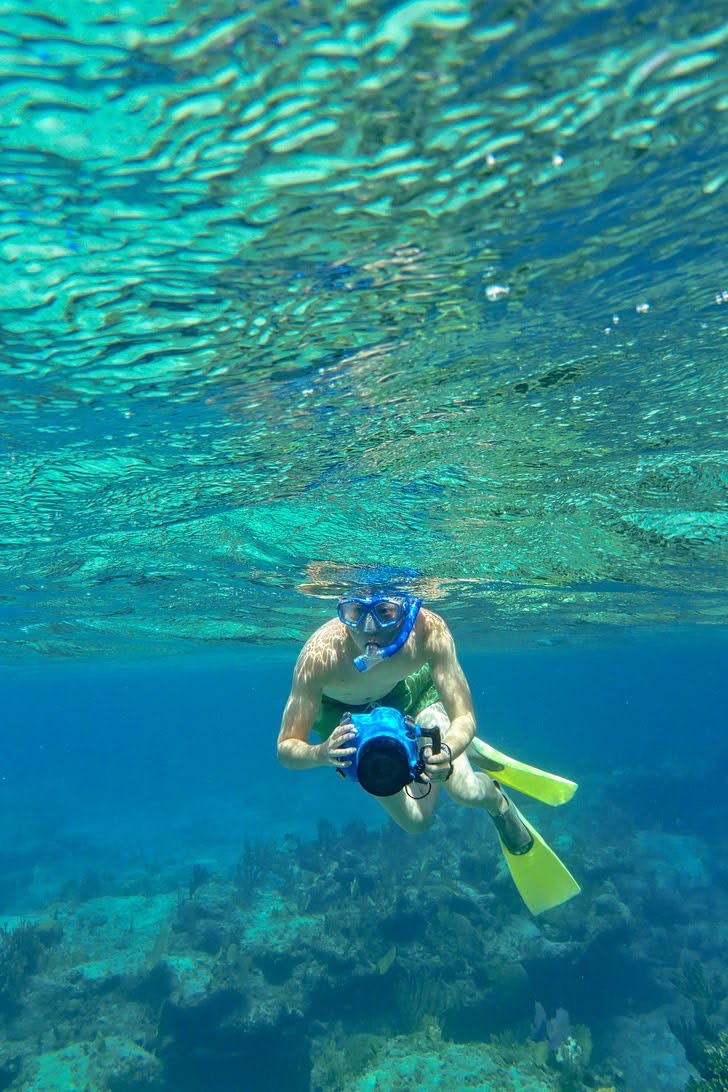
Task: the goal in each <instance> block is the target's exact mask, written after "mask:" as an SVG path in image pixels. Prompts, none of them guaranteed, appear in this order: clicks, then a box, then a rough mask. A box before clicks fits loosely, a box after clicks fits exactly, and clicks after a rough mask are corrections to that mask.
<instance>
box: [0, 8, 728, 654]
mask: <svg viewBox="0 0 728 1092" xmlns="http://www.w3.org/2000/svg"><path fill="white" fill-rule="evenodd" d="M0 14H1V15H2V19H1V20H0V27H1V29H0V66H1V68H2V72H3V74H4V75H3V79H2V82H1V83H0V110H1V116H2V126H3V134H4V139H3V151H2V154H1V158H0V175H1V182H2V184H1V185H0V250H1V253H2V260H3V268H4V275H3V278H2V283H1V285H0V299H1V300H2V327H3V330H2V340H1V342H0V395H1V399H2V401H1V405H2V410H1V413H2V418H1V421H0V429H1V431H0V437H1V444H2V448H1V451H0V459H1V465H2V481H3V489H2V492H1V493H0V517H1V520H0V527H1V528H2V530H1V532H0V534H1V535H2V553H1V555H0V640H1V641H2V644H3V653H4V654H5V655H11V656H14V655H20V654H24V653H25V652H26V651H27V650H31V651H41V652H44V653H46V652H50V653H54V654H61V655H63V654H70V653H74V652H76V651H81V652H89V653H94V652H97V651H105V650H113V649H120V648H121V649H137V650H143V649H147V650H148V649H169V648H176V647H179V646H180V644H185V643H189V642H190V641H196V640H199V639H203V640H208V641H216V640H219V639H230V638H240V637H242V638H244V639H250V640H254V641H263V640H264V641H280V640H288V639H298V638H300V637H301V636H302V635H303V634H304V633H305V632H307V631H308V630H309V629H310V627H311V621H312V618H313V619H314V620H318V619H320V618H323V617H325V616H326V614H327V613H328V611H329V609H330V606H329V604H328V603H327V602H326V601H325V597H326V596H327V595H331V594H335V592H336V591H337V590H338V589H339V587H340V586H341V584H342V583H345V582H346V581H347V580H348V579H349V577H350V576H351V574H356V573H357V572H358V571H361V570H362V569H364V568H365V567H366V566H368V565H377V566H389V567H392V568H394V569H395V570H399V569H405V570H407V571H409V572H411V573H412V574H413V575H415V574H416V577H417V584H418V586H419V587H420V588H421V590H423V591H424V592H425V593H426V594H427V595H428V596H429V598H430V599H431V600H434V601H435V602H439V604H440V605H441V606H442V607H443V609H445V610H446V612H447V615H448V619H449V620H450V621H453V622H455V623H456V624H458V625H459V626H460V627H461V629H463V630H467V629H468V628H469V627H471V628H472V632H473V633H475V632H479V633H481V634H482V630H483V628H484V626H486V625H487V626H491V625H494V626H495V627H496V628H497V629H498V630H499V631H500V632H501V633H503V632H504V631H505V630H510V631H512V632H513V635H514V638H516V639H518V638H519V637H520V636H521V635H523V634H525V635H526V636H527V637H528V638H529V639H530V638H532V637H537V639H542V640H555V639H561V638H562V637H566V638H567V639H568V638H569V635H570V634H573V633H574V632H579V633H584V632H590V631H591V629H590V627H591V628H593V627H595V626H597V625H599V624H604V625H609V626H612V625H617V626H624V625H629V626H632V627H643V628H649V627H653V626H664V625H670V626H675V625H676V624H677V625H685V624H687V625H690V624H693V623H718V622H720V621H722V620H724V617H725V605H726V599H725V593H726V583H727V581H726V572H727V569H726V527H727V523H728V517H727V515H726V492H725V487H726V452H725V411H726V405H727V402H726V376H727V371H728V369H727V368H726V328H727V320H728V279H727V275H726V267H725V249H726V242H725V240H726V227H727V225H728V214H727V213H726V193H728V187H726V179H728V156H727V155H726V151H727V149H726V128H727V125H726V123H727V121H728V64H726V44H727V41H728V25H727V24H726V22H725V9H724V5H723V4H720V3H718V2H717V0H711V2H707V3H706V2H701V3H680V4H678V3H666V2H664V0H659V2H658V0H655V2H649V0H644V2H640V3H634V4H623V3H616V2H614V3H607V2H587V0H585V2H582V3H557V2H554V0H550V2H545V3H540V4H533V3H530V2H529V0H523V2H521V3H473V4H472V5H468V4H466V3H464V2H461V0H413V2H411V3H406V4H403V5H397V4H390V5H388V4H384V3H382V4H368V3H367V4H365V3H357V2H351V3H345V2H340V3H331V4H327V3H318V2H310V3H305V2H299V0H284V2H280V0H279V2H268V3H262V4H259V5H256V6H255V7H242V6H240V5H237V4H235V3H228V2H220V3H195V4H192V3H177V4H175V3H165V2H164V0H130V2H127V3H122V2H121V0H111V2H106V3H89V2H83V3H80V2H78V3H74V4H71V3H69V2H68V0H65V2H64V3H62V4H57V3H54V4H51V3H50V0H39V2H38V3H37V4H35V5H34V6H33V8H32V10H30V9H29V10H26V11H25V12H22V11H21V10H20V8H19V5H18V4H17V3H16V2H14V0H13V2H10V0H0ZM312 596H313V597H314V598H312ZM316 597H323V598H316Z"/></svg>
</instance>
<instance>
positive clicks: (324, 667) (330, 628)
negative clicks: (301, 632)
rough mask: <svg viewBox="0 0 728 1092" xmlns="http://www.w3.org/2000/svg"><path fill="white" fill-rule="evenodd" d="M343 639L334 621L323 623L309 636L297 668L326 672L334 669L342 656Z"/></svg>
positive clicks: (337, 624)
mask: <svg viewBox="0 0 728 1092" xmlns="http://www.w3.org/2000/svg"><path fill="white" fill-rule="evenodd" d="M343 648H344V639H343V637H342V634H341V626H340V624H339V623H338V622H337V621H336V619H331V620H330V621H329V622H325V623H324V624H323V625H322V626H319V628H318V629H317V630H316V631H315V632H314V633H312V634H311V636H310V637H309V639H308V640H307V641H306V644H305V645H304V646H303V648H302V649H301V652H300V655H299V657H298V667H299V668H304V669H305V670H307V671H314V670H315V671H318V672H326V671H330V670H331V669H332V668H334V667H336V665H337V664H338V663H339V661H340V659H341V658H342V656H343Z"/></svg>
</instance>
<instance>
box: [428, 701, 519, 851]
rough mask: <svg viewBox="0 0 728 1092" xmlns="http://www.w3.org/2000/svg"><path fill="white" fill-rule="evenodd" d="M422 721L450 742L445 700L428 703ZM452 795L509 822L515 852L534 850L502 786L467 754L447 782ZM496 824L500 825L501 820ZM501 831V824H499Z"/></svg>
mask: <svg viewBox="0 0 728 1092" xmlns="http://www.w3.org/2000/svg"><path fill="white" fill-rule="evenodd" d="M417 720H418V723H419V724H420V726H421V727H422V728H423V729H426V728H430V727H433V726H437V727H438V728H439V729H440V732H441V734H442V738H443V740H445V742H447V729H448V728H449V727H450V720H449V718H448V715H447V713H446V712H445V707H444V705H443V704H442V703H441V702H435V704H434V705H428V707H427V708H426V709H423V710H422V712H421V713H420V714H419V716H418V718H417ZM443 785H444V788H445V791H446V792H447V794H448V796H449V797H450V798H451V799H452V800H454V802H455V803H456V804H460V805H462V806H463V807H466V808H484V809H485V810H486V811H487V812H488V814H489V815H490V817H491V818H492V819H495V820H498V821H499V822H500V821H501V820H503V821H504V822H506V823H507V830H506V831H505V832H503V831H501V833H504V834H505V838H506V842H507V844H508V846H509V848H512V851H513V852H516V853H523V852H526V850H528V849H530V847H531V844H532V841H533V840H532V838H531V835H530V833H529V832H528V830H527V829H526V827H525V826H524V825H523V823H522V822H521V820H520V819H519V817H518V815H517V814H516V811H515V809H513V808H511V805H510V801H509V799H508V797H507V796H506V795H505V793H504V792H503V791H502V789H501V788H500V786H499V785H498V783H497V782H496V781H494V780H493V779H492V778H491V777H488V775H487V774H485V773H481V771H480V770H474V769H473V767H472V766H471V765H470V760H469V759H468V757H467V755H466V754H462V755H460V756H459V757H458V758H456V759H455V761H454V762H453V771H452V774H451V775H450V777H449V778H448V780H447V781H445V782H444V783H443ZM496 825H499V824H498V823H497V824H496ZM499 830H501V827H500V826H499Z"/></svg>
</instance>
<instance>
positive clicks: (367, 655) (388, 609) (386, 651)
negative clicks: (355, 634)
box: [336, 594, 422, 671]
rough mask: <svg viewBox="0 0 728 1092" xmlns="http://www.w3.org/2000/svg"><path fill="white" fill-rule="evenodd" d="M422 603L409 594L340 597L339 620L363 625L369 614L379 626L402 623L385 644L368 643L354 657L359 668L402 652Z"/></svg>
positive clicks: (345, 623) (370, 665)
mask: <svg viewBox="0 0 728 1092" xmlns="http://www.w3.org/2000/svg"><path fill="white" fill-rule="evenodd" d="M421 606H422V600H421V599H412V598H410V596H409V595H384V594H382V595H369V596H358V595H348V596H345V597H344V598H343V599H340V600H339V602H338V605H337V608H336V610H337V614H338V616H339V621H340V622H343V623H344V625H345V626H348V627H349V628H350V629H359V628H360V627H361V626H364V625H365V624H366V620H367V618H368V617H369V616H370V615H371V617H372V619H373V620H374V622H375V623H376V624H377V626H378V627H379V628H380V629H385V630H386V629H388V628H390V627H394V626H396V625H400V623H401V625H400V630H399V633H398V634H397V636H396V637H395V638H394V640H392V641H390V643H389V644H388V645H385V647H384V648H380V647H378V646H376V645H374V644H368V645H367V646H366V651H365V652H364V653H362V655H361V656H357V657H356V658H355V660H354V666H355V667H356V669H357V671H367V670H368V669H369V668H370V667H374V666H375V664H378V663H379V662H380V661H381V660H386V659H387V658H388V657H389V656H394V654H395V652H399V650H400V648H401V647H402V645H403V644H404V643H405V641H406V640H407V638H408V637H409V635H410V633H411V632H412V630H413V628H414V624H415V622H416V620H417V615H418V613H419V610H420V607H421Z"/></svg>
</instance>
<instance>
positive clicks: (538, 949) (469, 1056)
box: [0, 772, 728, 1092]
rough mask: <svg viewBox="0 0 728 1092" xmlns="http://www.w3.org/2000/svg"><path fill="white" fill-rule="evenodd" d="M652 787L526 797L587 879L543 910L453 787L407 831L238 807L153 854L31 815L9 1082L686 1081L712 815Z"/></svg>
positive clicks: (702, 1010)
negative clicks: (286, 820)
mask: <svg viewBox="0 0 728 1092" xmlns="http://www.w3.org/2000/svg"><path fill="white" fill-rule="evenodd" d="M665 778H666V774H665V773H664V772H663V773H662V774H660V775H658V774H657V773H651V774H650V775H647V774H640V775H637V774H635V775H634V777H633V779H632V780H631V781H630V780H629V778H628V777H627V776H626V775H624V774H622V775H620V776H619V778H617V777H614V778H610V777H606V776H604V777H601V778H594V779H593V780H592V782H591V783H586V784H582V786H581V788H580V792H579V793H578V794H577V797H576V798H575V799H574V801H573V802H571V803H570V804H569V805H568V806H567V807H566V808H564V809H549V808H546V807H545V806H543V805H540V804H535V803H534V802H532V801H530V800H526V799H525V798H519V804H520V805H521V807H522V809H523V810H524V811H525V812H526V814H527V815H528V817H529V818H530V819H531V821H532V822H533V823H534V824H535V825H536V826H537V827H538V828H539V829H540V830H541V832H542V834H543V835H544V836H545V837H546V838H547V840H548V841H549V842H550V844H551V845H552V846H553V847H554V849H556V851H557V852H558V853H559V854H560V855H561V856H562V857H563V858H564V860H566V861H567V863H568V864H569V866H570V867H571V869H572V871H573V872H574V873H575V874H576V875H577V877H578V879H579V881H580V882H581V884H582V887H583V890H582V893H581V894H580V895H579V896H578V897H577V898H575V899H574V900H572V901H571V902H570V903H568V904H566V905H564V906H562V907H560V908H558V909H556V910H554V911H551V912H549V913H547V914H544V915H543V916H541V917H539V918H533V917H531V916H530V915H529V914H528V912H527V911H526V910H525V908H524V906H523V904H522V903H521V902H520V899H519V897H518V895H517V892H516V891H515V889H514V888H513V885H512V883H511V880H510V877H509V875H508V873H507V871H506V869H505V866H504V864H503V861H502V859H501V855H500V851H499V848H498V843H497V839H496V837H495V834H494V831H493V829H492V827H491V825H490V823H489V820H488V819H487V817H485V816H483V815H481V814H479V813H478V814H476V813H473V812H464V811H462V810H461V809H457V808H455V807H454V806H453V805H451V804H450V803H449V802H446V803H445V804H444V805H443V807H442V808H441V810H440V813H439V815H438V819H437V821H436V823H435V825H434V826H433V828H432V830H431V831H430V832H429V833H428V834H427V835H426V836H424V837H422V838H417V839H414V838H408V837H407V836H406V835H404V834H402V832H400V831H399V830H397V829H396V828H394V827H393V826H391V825H371V824H369V825H367V824H365V823H364V822H362V821H361V820H360V819H357V818H350V819H348V821H347V823H346V825H345V826H344V827H343V828H342V827H341V826H340V825H335V824H334V822H331V821H329V820H326V819H321V820H319V822H318V827H317V829H316V830H313V831H312V832H311V836H310V837H305V838H304V837H301V836H300V835H295V836H294V835H293V834H286V833H285V831H284V830H282V829H275V828H272V827H271V826H270V824H268V826H266V824H265V818H268V819H270V818H271V817H270V816H268V817H264V816H262V815H261V814H260V812H259V811H258V812H256V811H251V812H250V813H249V814H247V815H244V820H245V821H244V822H242V823H241V818H243V816H241V810H240V804H239V801H238V802H236V801H235V799H234V798H233V797H230V798H228V799H227V800H224V799H223V800H221V799H219V798H218V799H217V800H216V813H215V814H216V820H215V822H214V823H211V824H210V827H209V828H208V829H207V830H204V829H203V830H200V829H197V832H196V837H194V836H193V835H194V832H195V820H196V816H198V810H197V808H196V809H195V810H194V811H193V810H191V811H190V813H189V815H188V816H185V814H184V810H182V812H180V813H179V814H178V815H177V816H176V819H175V824H174V834H175V837H170V836H169V835H170V829H171V828H170V827H167V828H166V830H165V831H164V836H162V834H161V833H160V834H159V836H158V837H157V838H156V839H155V838H154V837H152V836H151V835H150V837H149V839H148V840H147V841H146V844H142V841H140V831H139V829H136V830H134V829H133V828H132V827H131V826H130V827H129V828H128V829H124V828H123V827H120V828H119V829H118V830H117V831H116V832H115V837H114V836H113V835H112V833H111V832H110V830H109V828H108V825H106V824H105V825H104V826H100V827H99V829H98V831H96V835H97V837H96V838H94V830H93V829H92V826H91V825H89V826H88V827H87V829H85V830H79V829H76V830H73V831H70V830H66V831H64V830H62V829H59V830H56V831H55V832H53V834H52V837H49V831H48V830H47V829H44V828H42V827H41V826H38V828H37V829H36V830H35V832H33V830H32V824H27V825H26V829H25V834H24V838H23V840H22V841H21V840H17V839H16V840H11V842H8V841H7V840H6V841H5V848H4V850H3V855H2V856H3V870H2V874H3V904H4V905H5V907H6V908H8V907H11V906H14V908H15V910H16V912H12V913H11V912H8V913H5V914H4V916H2V917H0V924H1V925H2V928H3V933H2V935H0V1024H1V1025H2V1035H1V1036H0V1042H1V1043H2V1045H1V1046H0V1089H10V1090H11V1092H20V1090H33V1092H35V1090H38V1092H40V1090H43V1092H48V1090H51V1089H59V1090H60V1089H64V1090H70V1089H78V1090H79V1092H80V1090H82V1089H83V1090H93V1092H96V1090H99V1092H107V1090H109V1092H132V1090H133V1092H145V1090H147V1089H148V1090H152V1089H159V1090H164V1092H172V1090H174V1092H186V1090H190V1092H195V1090H202V1089H210V1088H215V1089H219V1090H223V1092H224V1090H227V1089H229V1090H230V1092H233V1090H236V1089H241V1090H242V1089H245V1090H258V1089H260V1090H263V1089H266V1090H267V1089H270V1088H274V1087H281V1088H286V1089H288V1090H293V1092H296V1090H299V1089H300V1090H302V1092H303V1090H305V1092H309V1090H310V1092H318V1090H321V1092H324V1090H332V1092H333V1090H335V1089H336V1090H341V1092H355V1090H356V1092H359V1090H364V1089H377V1088H379V1089H382V1088H387V1089H393V1088H400V1089H412V1090H414V1089H416V1088H417V1089H422V1088H438V1089H448V1090H449V1089H451V1090H452V1092H455V1090H456V1089H458V1090H460V1089H463V1088H472V1089H482V1090H486V1089H494V1090H504V1092H505V1090H511V1089H513V1090H516V1089H520V1090H530V1092H536V1090H544V1092H545V1090H551V1089H554V1090H557V1089H597V1088H601V1089H609V1088H615V1089H617V1088H620V1089H627V1090H632V1089H634V1090H637V1089H650V1092H652V1090H658V1089H659V1090H665V1092H681V1090H682V1089H684V1088H685V1087H686V1085H687V1083H688V1081H689V1079H690V1077H691V1074H692V1075H695V1072H696V1070H695V1069H694V1068H693V1067H692V1066H691V1065H690V1063H689V1062H688V1060H687V1058H686V1048H687V1052H688V1054H689V1055H690V1057H691V1060H692V1061H693V1062H694V1063H696V1064H698V1065H700V1064H701V1057H703V1063H702V1064H705V1063H704V1055H702V1056H701V1053H700V1051H701V1043H702V1049H703V1050H704V1047H705V1044H706V1042H707V1041H708V1039H709V1038H710V1036H711V1035H713V1037H714V1039H715V1041H716V1042H718V1033H719V1030H720V1027H721V1026H722V1024H723V1022H724V1020H725V1014H726V996H727V987H728V981H727V980H726V977H725V976H724V974H723V968H724V967H725V966H726V956H727V954H728V953H727V951H726V949H727V948H728V931H727V930H726V922H728V882H727V881H728V868H726V866H725V864H724V863H723V861H722V858H721V855H720V852H719V850H720V847H719V846H718V845H717V844H716V845H713V844H711V842H710V841H709V840H708V839H706V837H705V833H704V832H705V830H706V829H708V830H710V829H711V828H710V825H709V824H707V823H706V822H705V818H706V815H705V814H704V815H703V816H702V817H701V816H699V815H697V814H696V811H695V810H694V811H693V813H692V825H691V824H690V823H688V825H687V826H686V828H685V829H683V830H679V831H676V830H674V829H666V828H665V827H664V825H662V824H661V823H660V818H659V809H657V812H653V813H652V814H653V818H652V820H651V821H648V819H649V816H648V814H647V813H646V812H645V811H644V810H643V811H642V812H640V810H639V808H638V807H637V802H638V801H640V800H643V801H644V800H646V799H649V798H650V792H651V789H650V786H651V784H652V783H653V782H654V790H655V793H654V794H653V800H656V799H657V796H656V793H657V792H658V791H660V792H665ZM688 788H689V789H692V791H693V793H694V794H695V799H696V800H702V799H704V797H705V794H704V793H701V786H700V785H699V784H697V783H696V784H693V785H688ZM705 808H709V804H708V803H706V805H705ZM705 808H703V809H702V810H703V811H704V812H705ZM699 810H700V809H699ZM706 814H707V813H706ZM655 815H656V816H657V817H656V818H654V816H655ZM234 818H235V819H236V820H237V821H233V820H234ZM6 820H7V816H6ZM241 830H247V831H248V835H247V837H245V836H243V837H242V838H241V837H240V834H239V832H240V831H241ZM223 831H227V836H223V833H222V832H223ZM262 831H265V836H264V837H263V836H259V832H262ZM214 833H216V835H217V836H216V837H214V836H213V834H214ZM175 843H176V846H175ZM23 903H25V907H26V908H25V909H21V906H22V904H23ZM536 1002H538V1003H540V1004H541V1005H543V1007H544V1010H545V1012H546V1014H547V1017H548V1019H549V1020H550V1021H552V1022H553V1023H551V1024H549V1027H550V1028H551V1029H552V1033H551V1032H550V1033H549V1034H547V1035H545V1034H544V1029H543V1028H541V1031H540V1033H539V1032H537V1031H535V1030H534V1006H535V1004H536ZM559 1009H563V1010H565V1012H566V1013H567V1014H568V1015H566V1016H564V1015H563V1014H562V1015H561V1017H560V1018H559V1019H558V1020H557V1019H556V1014H557V1012H558V1010H559ZM705 1072H707V1071H704V1075H705ZM707 1087H709V1088H712V1087H718V1085H715V1086H712V1085H708V1086H707Z"/></svg>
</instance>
